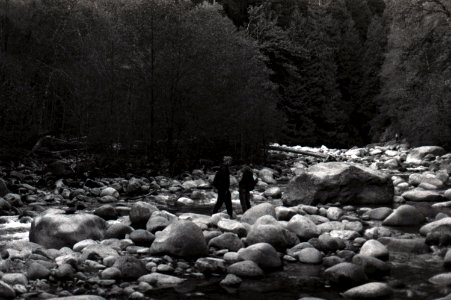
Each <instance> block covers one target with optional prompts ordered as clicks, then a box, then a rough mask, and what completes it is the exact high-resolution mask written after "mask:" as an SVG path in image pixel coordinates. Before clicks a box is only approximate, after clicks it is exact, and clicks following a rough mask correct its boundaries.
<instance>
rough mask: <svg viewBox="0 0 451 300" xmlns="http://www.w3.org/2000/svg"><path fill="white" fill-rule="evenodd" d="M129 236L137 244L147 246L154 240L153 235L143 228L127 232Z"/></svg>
mask: <svg viewBox="0 0 451 300" xmlns="http://www.w3.org/2000/svg"><path fill="white" fill-rule="evenodd" d="M129 238H130V239H131V240H132V241H133V243H135V245H137V246H144V247H149V246H150V245H151V244H152V242H153V241H154V240H155V235H153V234H152V233H150V232H149V231H147V230H144V229H137V230H134V231H132V232H131V233H130V234H129Z"/></svg>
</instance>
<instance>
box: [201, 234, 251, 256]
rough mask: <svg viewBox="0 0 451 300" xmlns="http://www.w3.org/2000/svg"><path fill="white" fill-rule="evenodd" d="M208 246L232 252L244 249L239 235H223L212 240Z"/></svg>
mask: <svg viewBox="0 0 451 300" xmlns="http://www.w3.org/2000/svg"><path fill="white" fill-rule="evenodd" d="M208 246H209V247H215V248H218V249H228V250H230V251H234V252H236V251H238V250H239V249H241V248H243V246H244V245H243V242H242V241H241V239H240V238H239V237H238V235H237V234H235V233H231V232H226V233H223V234H221V235H220V236H217V237H215V238H212V239H211V240H210V241H209V242H208Z"/></svg>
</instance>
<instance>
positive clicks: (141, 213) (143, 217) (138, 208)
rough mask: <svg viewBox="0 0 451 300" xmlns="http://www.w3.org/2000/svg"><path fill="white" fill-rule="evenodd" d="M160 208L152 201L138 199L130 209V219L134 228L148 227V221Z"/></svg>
mask: <svg viewBox="0 0 451 300" xmlns="http://www.w3.org/2000/svg"><path fill="white" fill-rule="evenodd" d="M155 211H158V208H157V207H156V206H154V205H152V204H150V203H147V202H143V201H138V202H136V203H134V204H133V205H132V207H131V209H130V221H131V222H132V226H133V227H134V228H141V229H144V228H146V224H147V221H149V219H150V216H151V215H152V213H153V212H155Z"/></svg>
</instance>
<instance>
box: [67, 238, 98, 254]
mask: <svg viewBox="0 0 451 300" xmlns="http://www.w3.org/2000/svg"><path fill="white" fill-rule="evenodd" d="M96 244H98V242H97V241H94V240H91V239H87V240H83V241H80V242H78V243H76V244H75V245H74V246H73V247H72V249H73V250H74V251H76V252H81V251H82V250H83V249H84V248H86V247H87V246H89V245H96Z"/></svg>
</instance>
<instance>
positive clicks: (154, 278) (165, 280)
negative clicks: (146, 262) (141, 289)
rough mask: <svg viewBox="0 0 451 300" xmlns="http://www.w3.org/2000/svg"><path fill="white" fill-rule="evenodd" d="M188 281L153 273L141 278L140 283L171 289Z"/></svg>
mask: <svg viewBox="0 0 451 300" xmlns="http://www.w3.org/2000/svg"><path fill="white" fill-rule="evenodd" d="M185 280H186V279H183V278H178V277H175V276H171V275H166V274H161V273H151V274H146V275H143V276H141V277H139V279H138V281H139V282H146V283H149V284H151V285H152V286H154V287H156V288H169V287H175V286H178V285H179V284H181V283H183V282H184V281H185Z"/></svg>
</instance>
